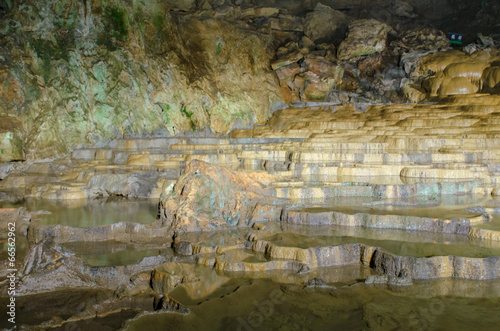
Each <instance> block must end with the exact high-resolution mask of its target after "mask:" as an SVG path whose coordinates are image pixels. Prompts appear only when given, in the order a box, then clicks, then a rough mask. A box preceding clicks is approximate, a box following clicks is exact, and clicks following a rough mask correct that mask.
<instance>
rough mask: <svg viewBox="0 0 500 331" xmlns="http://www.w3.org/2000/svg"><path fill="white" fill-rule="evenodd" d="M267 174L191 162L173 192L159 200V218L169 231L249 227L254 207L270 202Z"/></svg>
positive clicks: (269, 182)
mask: <svg viewBox="0 0 500 331" xmlns="http://www.w3.org/2000/svg"><path fill="white" fill-rule="evenodd" d="M276 179H277V177H276V176H273V175H269V174H267V173H257V172H237V171H232V170H229V169H225V168H223V167H219V166H215V165H211V164H209V163H205V162H203V161H197V160H195V161H192V162H191V163H189V164H188V165H187V166H186V169H185V173H184V175H182V176H181V177H180V178H179V180H178V181H177V183H176V184H175V186H174V188H173V190H172V192H170V193H168V194H166V195H163V196H162V197H161V198H160V219H161V222H162V224H163V226H165V227H168V228H170V229H171V230H172V231H179V232H183V231H210V230H217V229H223V228H225V227H228V226H245V225H248V222H249V221H250V218H251V216H252V212H253V210H254V208H255V205H256V204H257V203H259V202H265V201H268V202H269V201H270V200H271V201H272V199H271V198H270V197H267V196H266V195H265V194H264V193H265V191H264V190H265V188H266V186H268V185H269V184H271V183H272V182H274V181H275V180H276Z"/></svg>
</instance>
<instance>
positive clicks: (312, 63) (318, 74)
mask: <svg viewBox="0 0 500 331" xmlns="http://www.w3.org/2000/svg"><path fill="white" fill-rule="evenodd" d="M300 46H303V47H302V48H300V50H299V47H300ZM322 47H323V46H320V45H315V44H314V43H312V42H311V41H310V40H309V39H308V38H303V39H302V40H301V41H300V43H295V42H290V43H288V44H287V45H285V46H284V47H282V48H280V50H279V53H278V54H280V53H281V54H283V55H281V56H280V57H279V58H278V59H277V60H276V61H274V62H273V63H272V68H273V69H274V70H275V72H276V75H277V76H278V80H279V83H280V87H281V91H282V95H283V98H284V100H286V101H287V102H295V101H299V100H300V101H305V102H308V101H312V102H314V101H325V100H327V97H328V96H329V94H331V92H332V91H333V90H335V89H336V88H337V87H338V86H339V84H340V83H341V82H342V76H343V74H344V69H343V68H342V67H341V66H339V65H337V64H336V63H335V62H334V61H335V54H334V50H335V48H334V47H330V49H328V47H326V49H321V48H322Z"/></svg>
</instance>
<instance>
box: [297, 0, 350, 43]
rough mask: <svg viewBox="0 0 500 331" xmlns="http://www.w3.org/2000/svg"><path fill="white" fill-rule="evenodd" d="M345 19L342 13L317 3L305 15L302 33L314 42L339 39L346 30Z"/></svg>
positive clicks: (345, 16)
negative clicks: (312, 9)
mask: <svg viewBox="0 0 500 331" xmlns="http://www.w3.org/2000/svg"><path fill="white" fill-rule="evenodd" d="M347 21H348V18H347V15H345V14H344V13H342V12H340V11H338V10H335V9H332V8H330V7H329V6H325V5H323V4H321V3H318V4H317V5H316V7H315V8H314V11H312V12H310V13H308V14H307V16H306V19H305V21H304V34H305V35H306V36H307V37H309V38H311V39H312V40H313V41H315V42H323V41H330V42H333V41H336V40H341V39H342V38H343V37H344V34H345V32H346V30H347Z"/></svg>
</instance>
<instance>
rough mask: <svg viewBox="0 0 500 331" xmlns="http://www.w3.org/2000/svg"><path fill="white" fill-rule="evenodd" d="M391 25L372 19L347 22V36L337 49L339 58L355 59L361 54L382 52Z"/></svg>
mask: <svg viewBox="0 0 500 331" xmlns="http://www.w3.org/2000/svg"><path fill="white" fill-rule="evenodd" d="M391 30H392V29H391V27H390V26H388V25H387V24H385V23H382V22H379V21H377V20H374V19H368V20H357V21H354V22H352V23H350V24H349V33H348V35H347V38H346V39H345V40H343V41H342V43H341V44H340V46H339V48H338V51H337V58H338V59H339V60H356V59H358V58H359V57H360V56H362V55H370V54H374V53H382V52H383V51H384V50H385V48H386V41H387V33H388V32H389V31H391Z"/></svg>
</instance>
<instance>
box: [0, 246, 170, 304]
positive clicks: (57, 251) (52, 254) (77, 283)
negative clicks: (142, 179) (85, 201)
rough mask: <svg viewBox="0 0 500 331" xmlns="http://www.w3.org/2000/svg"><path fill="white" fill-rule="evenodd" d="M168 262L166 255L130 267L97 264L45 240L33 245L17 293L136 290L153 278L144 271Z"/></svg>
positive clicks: (24, 263)
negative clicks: (91, 263)
mask: <svg viewBox="0 0 500 331" xmlns="http://www.w3.org/2000/svg"><path fill="white" fill-rule="evenodd" d="M167 261H168V260H167V258H166V257H164V256H156V257H151V258H145V259H143V260H142V261H141V262H139V263H137V264H131V265H128V266H109V267H108V266H104V267H93V266H89V265H88V264H87V263H86V262H85V261H84V260H83V259H82V258H81V257H78V256H76V255H75V254H74V252H72V251H70V250H68V249H66V248H64V247H62V246H59V245H54V244H53V243H51V242H48V241H43V242H40V243H38V244H36V245H33V247H31V249H30V251H29V252H28V254H27V255H26V257H25V259H24V261H23V266H22V268H21V269H20V270H19V272H18V275H17V279H18V280H19V283H18V284H17V287H16V293H17V294H18V295H28V294H36V293H43V292H51V291H56V290H61V289H69V288H80V289H81V288H101V289H111V290H117V289H119V288H123V289H127V288H128V289H130V290H132V291H133V290H134V289H135V288H137V287H138V286H139V285H140V283H142V285H147V284H148V283H149V280H150V277H149V275H144V274H143V273H144V272H147V271H149V272H151V270H152V269H153V268H154V266H156V265H158V264H162V263H165V262H167ZM2 290H4V288H3V289H2Z"/></svg>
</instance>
